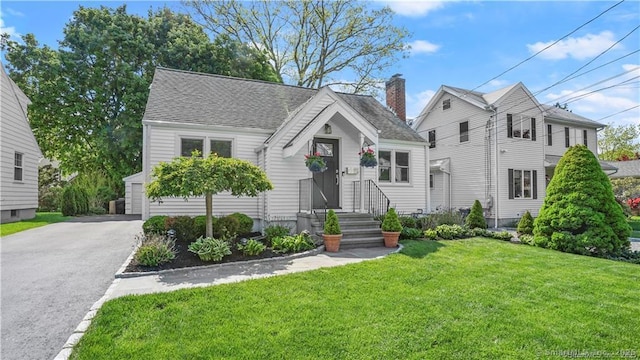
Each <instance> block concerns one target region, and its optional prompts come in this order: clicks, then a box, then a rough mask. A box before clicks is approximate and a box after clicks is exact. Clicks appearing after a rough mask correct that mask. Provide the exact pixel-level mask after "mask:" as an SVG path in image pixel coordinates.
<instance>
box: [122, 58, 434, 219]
mask: <svg viewBox="0 0 640 360" xmlns="http://www.w3.org/2000/svg"><path fill="white" fill-rule="evenodd" d="M387 85H388V89H387V94H388V97H389V98H388V99H387V102H388V103H390V104H391V106H392V107H395V109H396V110H395V112H396V113H398V114H399V115H400V116H401V117H404V79H401V78H400V77H398V76H395V77H394V78H392V79H391V81H389V82H388V84H387ZM396 104H397V106H396ZM142 122H143V136H144V139H143V170H142V172H141V173H139V174H135V175H132V176H130V177H128V178H126V179H125V182H126V192H127V195H126V200H127V201H126V202H127V206H126V212H128V213H135V212H137V211H140V213H141V214H142V218H143V219H147V218H149V217H150V216H153V215H173V216H176V215H201V214H204V209H205V207H204V199H202V198H193V199H189V200H188V201H185V200H183V199H181V198H165V199H163V201H162V203H158V202H151V201H149V199H147V198H146V197H145V196H144V191H143V184H144V183H145V182H148V181H150V176H151V169H152V168H153V167H154V166H155V165H156V164H158V163H159V162H161V161H165V162H166V161H170V160H171V159H173V158H175V157H178V156H189V155H190V154H191V152H192V151H193V150H196V149H197V150H199V151H201V152H202V153H205V154H207V153H210V152H216V153H217V154H218V155H219V156H227V157H235V158H239V159H244V160H248V161H250V162H252V163H254V164H256V165H257V166H259V167H260V168H262V169H263V170H264V171H265V172H266V174H267V176H268V177H269V179H270V180H271V181H272V183H273V185H274V189H273V190H272V191H268V192H265V193H262V194H260V195H259V196H258V197H255V198H251V197H239V198H238V197H235V196H231V195H230V194H218V195H215V196H214V199H213V212H214V215H225V214H230V213H234V212H242V213H245V214H247V215H249V216H251V217H252V218H253V219H254V222H255V223H256V227H263V226H266V224H268V223H273V222H279V223H285V224H289V225H293V224H295V223H296V222H297V221H298V220H299V218H300V216H305V215H308V214H310V213H313V212H314V210H317V209H324V208H325V207H326V208H329V209H337V210H338V211H340V212H345V213H351V212H365V213H372V212H384V211H386V208H387V207H388V206H393V207H396V208H397V210H398V211H400V212H404V213H411V212H415V211H416V209H424V208H425V207H426V204H427V198H426V196H427V189H428V186H429V184H428V182H427V181H426V179H428V174H427V173H426V167H425V163H426V153H427V145H428V144H427V142H426V141H425V140H424V139H423V138H422V137H421V136H419V135H418V134H417V133H416V131H415V130H413V129H412V128H411V127H409V126H408V125H407V124H406V123H405V121H404V119H401V118H399V117H398V116H396V115H395V114H394V113H393V112H392V111H390V110H389V109H388V108H386V107H385V106H383V105H382V104H380V103H379V102H378V101H377V100H375V99H374V98H373V97H371V96H363V95H352V94H344V93H338V92H334V91H332V90H331V89H330V88H328V87H324V88H321V89H319V90H318V89H308V88H302V87H296V86H289V85H282V84H275V83H269V82H264V81H257V80H248V79H239V78H232V77H226V76H219V75H210V74H202V73H194V72H188V71H179V70H172V69H167V68H157V69H156V72H155V75H154V78H153V83H152V85H151V88H150V93H149V99H148V102H147V107H146V111H145V114H144V117H143V120H142ZM363 148H364V149H367V148H371V149H373V150H374V151H375V152H376V154H377V155H379V162H378V165H377V167H375V168H364V167H360V156H359V155H358V153H359V152H360V151H361V150H362V149H363ZM316 151H317V152H320V153H321V155H322V156H323V158H324V159H325V161H326V163H327V167H328V168H327V170H326V171H324V172H322V173H312V172H310V171H309V170H308V169H307V168H306V166H305V164H304V159H305V158H304V156H305V154H309V153H310V152H316ZM361 191H362V192H363V194H364V196H363V197H360V196H359V195H360V192H361ZM138 200H139V201H138ZM378 232H379V230H378Z"/></svg>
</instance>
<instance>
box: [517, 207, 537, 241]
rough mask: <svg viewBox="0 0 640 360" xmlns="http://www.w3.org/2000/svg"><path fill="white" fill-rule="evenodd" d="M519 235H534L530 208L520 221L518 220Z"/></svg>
mask: <svg viewBox="0 0 640 360" xmlns="http://www.w3.org/2000/svg"><path fill="white" fill-rule="evenodd" d="M516 230H517V232H518V235H533V217H532V216H531V213H530V212H529V210H527V211H526V212H525V213H524V215H522V218H520V221H519V222H518V227H517V229H516Z"/></svg>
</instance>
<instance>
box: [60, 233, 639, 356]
mask: <svg viewBox="0 0 640 360" xmlns="http://www.w3.org/2000/svg"><path fill="white" fill-rule="evenodd" d="M404 244H405V248H404V250H403V251H402V253H400V254H393V255H390V256H388V257H386V258H383V259H380V260H374V261H367V262H363V263H359V264H353V265H347V266H343V267H337V268H329V269H320V270H315V271H311V272H306V273H297V274H291V275H286V276H279V277H273V278H266V279H259V280H253V281H246V282H242V283H237V284H227V285H220V286H215V287H209V288H199V289H188V290H181V291H176V292H173V293H165V294H153V295H143V296H127V297H124V298H120V299H116V300H113V301H109V302H107V303H106V304H105V305H104V306H103V307H102V308H101V309H100V311H99V312H98V314H97V316H96V317H95V318H94V320H93V323H92V324H91V326H90V328H89V330H88V332H87V333H86V334H85V336H84V337H83V338H82V339H81V340H80V342H79V343H78V345H77V346H76V347H75V349H74V351H73V354H72V356H71V359H96V360H100V359H153V360H157V359H219V358H224V359H443V358H444V359H453V358H455V359H503V358H509V359H533V358H558V359H559V358H563V354H566V351H588V352H593V353H595V352H597V351H599V352H601V353H604V352H606V353H611V354H614V353H616V354H618V352H619V351H623V350H628V351H633V352H634V353H635V354H636V355H638V354H640V345H639V344H640V342H639V341H638V333H637V330H638V329H639V328H640V317H639V316H638V314H639V313H640V302H639V301H638V299H640V285H639V284H640V266H638V265H632V264H627V263H622V262H616V261H610V260H604V259H598V258H590V257H585V256H577V255H571V254H565V253H561V252H556V251H552V250H546V249H540V248H535V247H530V246H524V245H515V244H510V243H508V242H500V241H496V240H489V239H481V238H474V239H469V240H460V241H444V242H435V241H406V242H404ZM563 351H565V353H562V352H563Z"/></svg>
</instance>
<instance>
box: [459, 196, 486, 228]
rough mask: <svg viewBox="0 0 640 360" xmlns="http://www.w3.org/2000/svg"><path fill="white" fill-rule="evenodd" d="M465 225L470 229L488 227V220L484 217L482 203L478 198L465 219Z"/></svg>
mask: <svg viewBox="0 0 640 360" xmlns="http://www.w3.org/2000/svg"><path fill="white" fill-rule="evenodd" d="M464 223H465V225H467V227H468V228H469V229H475V228H480V229H486V228H487V220H486V219H485V218H484V211H483V210H482V205H481V204H480V201H478V200H476V201H474V202H473V206H472V207H471V212H470V213H469V215H468V216H467V218H466V219H465V221H464Z"/></svg>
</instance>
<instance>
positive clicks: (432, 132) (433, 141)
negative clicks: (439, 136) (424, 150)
mask: <svg viewBox="0 0 640 360" xmlns="http://www.w3.org/2000/svg"><path fill="white" fill-rule="evenodd" d="M428 141H429V149H433V148H435V147H436V131H435V130H429V136H428Z"/></svg>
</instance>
